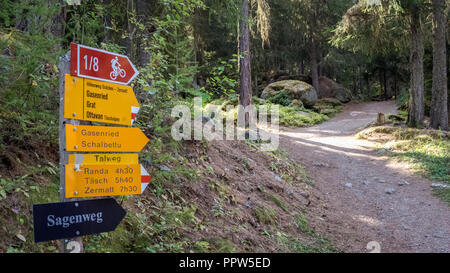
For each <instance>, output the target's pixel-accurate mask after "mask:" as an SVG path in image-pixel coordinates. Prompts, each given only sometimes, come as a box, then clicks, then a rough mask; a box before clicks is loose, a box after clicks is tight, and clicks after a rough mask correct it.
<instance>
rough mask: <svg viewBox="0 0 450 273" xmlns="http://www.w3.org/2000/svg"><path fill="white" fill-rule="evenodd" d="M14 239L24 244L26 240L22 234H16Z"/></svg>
mask: <svg viewBox="0 0 450 273" xmlns="http://www.w3.org/2000/svg"><path fill="white" fill-rule="evenodd" d="M16 237H17V238H19V239H20V240H21V241H23V242H26V241H27V239H25V237H24V236H23V235H22V234H20V233H19V234H16Z"/></svg>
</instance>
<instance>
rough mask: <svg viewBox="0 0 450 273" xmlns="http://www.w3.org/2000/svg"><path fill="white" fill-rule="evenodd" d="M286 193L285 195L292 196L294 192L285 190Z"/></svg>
mask: <svg viewBox="0 0 450 273" xmlns="http://www.w3.org/2000/svg"><path fill="white" fill-rule="evenodd" d="M286 193H287V195H292V194H293V193H294V191H293V190H291V189H287V190H286Z"/></svg>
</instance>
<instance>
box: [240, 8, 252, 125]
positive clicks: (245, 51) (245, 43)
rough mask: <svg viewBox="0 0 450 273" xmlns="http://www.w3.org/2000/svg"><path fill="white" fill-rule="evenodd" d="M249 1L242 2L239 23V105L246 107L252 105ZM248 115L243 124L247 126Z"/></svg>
mask: <svg viewBox="0 0 450 273" xmlns="http://www.w3.org/2000/svg"><path fill="white" fill-rule="evenodd" d="M249 8H250V7H249V0H242V10H241V12H242V19H241V21H240V42H239V45H240V55H241V60H240V77H241V86H240V87H241V88H240V99H241V105H242V106H243V107H246V106H248V105H251V104H252V79H251V64H250V60H251V56H250V29H249ZM248 121H249V119H248V115H247V114H246V117H245V124H246V126H247V125H248Z"/></svg>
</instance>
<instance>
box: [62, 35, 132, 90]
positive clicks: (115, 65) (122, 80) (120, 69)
mask: <svg viewBox="0 0 450 273" xmlns="http://www.w3.org/2000/svg"><path fill="white" fill-rule="evenodd" d="M70 51H71V62H70V74H71V75H72V76H77V77H83V78H89V79H94V80H100V81H107V82H112V83H119V84H124V85H128V84H129V83H130V82H131V81H132V80H133V79H134V78H136V76H137V75H138V74H139V72H138V71H137V69H136V68H135V67H134V65H133V63H132V62H131V61H130V59H128V57H127V56H124V55H121V54H117V53H113V52H109V51H105V50H101V49H97V48H92V47H88V46H84V45H79V44H75V43H71V44H70Z"/></svg>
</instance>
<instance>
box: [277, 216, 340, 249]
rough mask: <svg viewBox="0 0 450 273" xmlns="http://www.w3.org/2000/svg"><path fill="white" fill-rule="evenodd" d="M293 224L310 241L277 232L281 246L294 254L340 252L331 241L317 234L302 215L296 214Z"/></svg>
mask: <svg viewBox="0 0 450 273" xmlns="http://www.w3.org/2000/svg"><path fill="white" fill-rule="evenodd" d="M292 224H293V225H294V226H295V227H296V228H297V229H298V230H299V231H300V232H302V233H303V234H305V235H307V236H308V240H300V239H299V238H297V237H294V236H292V235H290V234H286V233H283V232H277V238H278V242H279V244H280V245H282V246H284V247H286V248H287V249H288V250H289V251H291V252H294V253H335V252H338V251H339V250H338V249H337V248H336V247H335V246H334V245H333V243H332V242H331V241H330V240H328V239H326V238H324V237H322V236H321V235H319V234H318V233H317V232H315V230H314V229H313V228H311V227H310V226H309V224H308V220H307V219H306V217H305V216H303V215H302V214H300V213H298V214H295V215H294V219H293V221H292ZM306 241H307V242H306Z"/></svg>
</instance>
